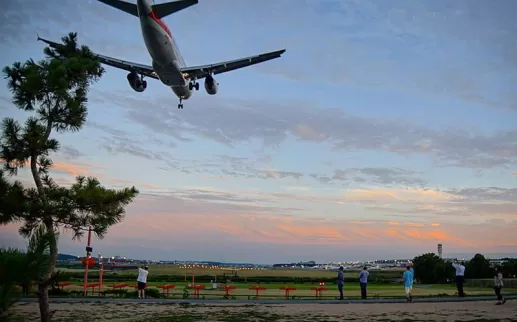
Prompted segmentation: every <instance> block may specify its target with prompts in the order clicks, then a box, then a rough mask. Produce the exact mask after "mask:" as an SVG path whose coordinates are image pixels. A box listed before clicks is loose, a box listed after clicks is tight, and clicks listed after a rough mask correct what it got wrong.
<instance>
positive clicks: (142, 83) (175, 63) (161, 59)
mask: <svg viewBox="0 0 517 322" xmlns="http://www.w3.org/2000/svg"><path fill="white" fill-rule="evenodd" d="M98 1H99V2H102V3H104V4H107V5H109V6H112V7H114V8H116V9H118V10H121V11H124V12H125V13H128V14H130V15H133V16H135V17H138V18H139V19H140V28H141V31H142V36H143V38H144V42H145V46H146V47H147V51H148V52H149V55H150V56H151V58H152V66H149V65H143V64H139V63H134V62H128V61H124V60H121V59H117V58H112V57H108V56H104V55H100V54H96V53H95V56H96V57H97V58H98V59H99V61H100V62H101V63H102V64H105V65H108V66H112V67H116V68H120V69H123V70H126V71H128V72H129V74H128V75H127V80H128V82H129V85H130V86H131V88H132V89H133V90H135V91H136V92H143V91H144V90H145V89H146V88H147V81H146V80H144V77H149V78H153V79H157V80H160V81H161V82H162V83H163V84H164V85H166V86H168V87H170V88H171V89H172V91H173V92H174V94H175V95H176V96H177V97H178V98H179V104H178V108H179V109H183V100H187V99H188V98H190V97H191V96H192V93H193V89H195V90H196V91H198V90H199V83H198V82H197V80H200V79H203V78H204V80H205V81H204V87H205V90H206V92H207V93H208V94H210V95H215V94H217V91H218V85H219V83H217V82H216V81H215V79H214V76H213V75H217V74H221V73H225V72H229V71H232V70H236V69H240V68H243V67H247V66H251V65H255V64H259V63H262V62H265V61H268V60H272V59H275V58H279V57H281V55H282V54H283V53H284V52H285V49H282V50H277V51H272V52H267V53H263V54H259V55H255V56H249V57H245V58H240V59H235V60H229V61H224V62H220V63H215V64H209V65H200V66H187V65H186V64H185V60H184V59H183V56H182V55H181V52H180V50H179V48H178V45H177V44H176V41H175V40H174V37H173V36H172V33H171V31H170V30H169V28H168V27H167V25H166V24H165V23H164V22H163V21H162V20H161V19H162V18H164V17H166V16H168V15H171V14H173V13H176V12H178V11H181V10H183V9H186V8H188V7H190V6H192V5H195V4H197V3H198V0H177V1H172V2H166V3H161V4H155V3H154V0H137V3H136V4H133V3H129V2H126V1H122V0H98ZM38 40H41V41H43V42H45V43H46V44H48V45H49V46H50V47H54V48H55V47H56V46H59V44H58V43H56V42H53V41H50V40H47V39H43V38H40V37H39V35H38Z"/></svg>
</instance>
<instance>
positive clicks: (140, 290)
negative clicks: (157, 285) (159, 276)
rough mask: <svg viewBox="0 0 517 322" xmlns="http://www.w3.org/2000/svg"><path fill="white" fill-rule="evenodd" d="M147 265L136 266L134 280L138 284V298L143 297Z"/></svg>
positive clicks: (147, 273) (147, 272)
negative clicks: (136, 272) (136, 270)
mask: <svg viewBox="0 0 517 322" xmlns="http://www.w3.org/2000/svg"><path fill="white" fill-rule="evenodd" d="M148 269H149V267H148V266H147V265H146V266H144V265H142V267H140V268H138V277H137V279H136V282H137V284H138V291H137V292H138V298H139V299H140V298H142V299H143V298H145V287H146V285H147V275H149V271H148Z"/></svg>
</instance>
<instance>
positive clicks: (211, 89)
mask: <svg viewBox="0 0 517 322" xmlns="http://www.w3.org/2000/svg"><path fill="white" fill-rule="evenodd" d="M217 85H219V83H217V82H216V81H215V79H214V77H213V76H212V75H208V76H207V77H205V90H206V92H207V93H208V94H210V95H215V94H217Z"/></svg>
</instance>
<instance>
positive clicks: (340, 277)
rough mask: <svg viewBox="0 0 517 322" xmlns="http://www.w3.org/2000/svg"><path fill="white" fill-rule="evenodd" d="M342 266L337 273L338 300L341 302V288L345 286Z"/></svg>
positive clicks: (342, 297) (342, 296)
mask: <svg viewBox="0 0 517 322" xmlns="http://www.w3.org/2000/svg"><path fill="white" fill-rule="evenodd" d="M343 270H344V268H343V266H340V267H339V271H338V273H337V288H338V290H339V299H340V300H343V299H344V295H343V287H344V286H345V275H344V274H343Z"/></svg>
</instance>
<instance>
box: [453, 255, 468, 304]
mask: <svg viewBox="0 0 517 322" xmlns="http://www.w3.org/2000/svg"><path fill="white" fill-rule="evenodd" d="M452 267H454V269H456V287H457V288H458V296H459V297H464V296H465V293H464V292H463V283H464V282H465V266H463V264H462V263H452Z"/></svg>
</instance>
